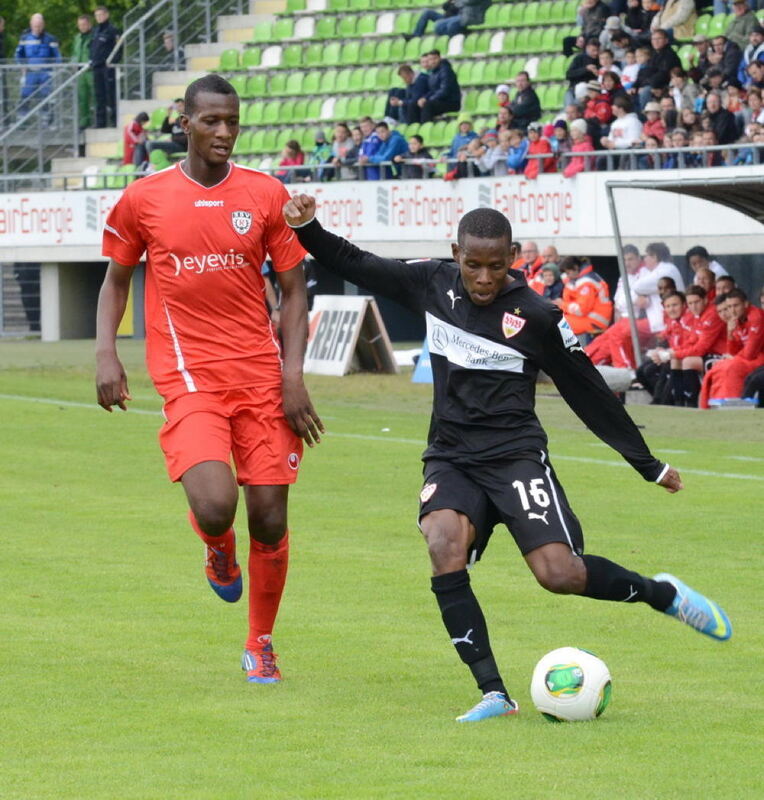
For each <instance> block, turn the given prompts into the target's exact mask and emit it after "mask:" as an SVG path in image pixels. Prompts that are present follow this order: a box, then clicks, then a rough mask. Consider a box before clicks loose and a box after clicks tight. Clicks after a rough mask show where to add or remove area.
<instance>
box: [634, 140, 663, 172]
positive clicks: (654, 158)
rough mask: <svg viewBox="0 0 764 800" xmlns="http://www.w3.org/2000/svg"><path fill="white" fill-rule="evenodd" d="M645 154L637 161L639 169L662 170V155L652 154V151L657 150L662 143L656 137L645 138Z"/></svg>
mask: <svg viewBox="0 0 764 800" xmlns="http://www.w3.org/2000/svg"><path fill="white" fill-rule="evenodd" d="M644 142H645V153H644V155H641V156H640V157H639V158H638V159H637V169H660V168H661V156H660V153H651V152H650V151H651V150H657V149H658V148H659V147H660V146H661V143H660V142H659V141H658V139H657V137H655V136H647V137H645V140H644Z"/></svg>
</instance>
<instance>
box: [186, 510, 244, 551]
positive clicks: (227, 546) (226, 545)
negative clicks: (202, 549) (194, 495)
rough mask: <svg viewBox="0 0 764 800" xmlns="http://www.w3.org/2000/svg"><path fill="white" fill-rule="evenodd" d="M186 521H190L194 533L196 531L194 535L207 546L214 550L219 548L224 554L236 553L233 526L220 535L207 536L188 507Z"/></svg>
mask: <svg viewBox="0 0 764 800" xmlns="http://www.w3.org/2000/svg"><path fill="white" fill-rule="evenodd" d="M188 521H189V522H190V523H191V527H192V528H193V529H194V533H196V535H197V536H198V537H199V538H200V539H201V540H202V541H203V542H204V543H205V544H206V545H208V546H209V547H214V548H215V549H216V550H220V552H221V553H225V554H226V555H229V556H230V555H233V556H235V555H236V537H235V535H234V532H233V528H229V529H228V530H227V531H226V532H225V533H224V534H223V535H222V536H208V535H207V534H206V533H205V532H204V531H203V530H202V529H201V528H200V527H199V523H198V522H197V521H196V517H195V516H194V512H193V511H191V510H190V509H189V512H188Z"/></svg>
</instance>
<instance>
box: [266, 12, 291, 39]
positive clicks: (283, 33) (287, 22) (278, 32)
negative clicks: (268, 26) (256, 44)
mask: <svg viewBox="0 0 764 800" xmlns="http://www.w3.org/2000/svg"><path fill="white" fill-rule="evenodd" d="M293 36H294V20H293V19H291V18H289V17H286V18H284V19H278V20H276V22H275V23H274V25H273V33H272V34H271V39H272V41H274V42H283V41H284V40H285V39H291V38H292V37H293Z"/></svg>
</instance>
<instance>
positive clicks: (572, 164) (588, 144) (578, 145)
mask: <svg viewBox="0 0 764 800" xmlns="http://www.w3.org/2000/svg"><path fill="white" fill-rule="evenodd" d="M570 138H571V141H572V145H571V148H570V150H571V152H573V153H586V152H590V151H592V150H594V145H593V144H592V140H591V139H590V138H589V135H588V133H587V127H586V120H583V119H576V120H573V122H571V123H570ZM590 158H591V157H590V156H574V157H573V158H571V159H570V160H568V162H567V163H566V165H565V168H564V169H563V171H562V174H563V175H564V176H565V177H566V178H572V177H573V176H574V175H577V174H578V173H579V172H584V171H585V170H588V169H591V167H590V165H589V159H590Z"/></svg>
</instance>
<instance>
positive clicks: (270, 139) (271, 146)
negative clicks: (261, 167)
mask: <svg viewBox="0 0 764 800" xmlns="http://www.w3.org/2000/svg"><path fill="white" fill-rule="evenodd" d="M278 137H279V132H278V131H277V130H276V129H275V128H271V129H270V130H268V131H266V132H265V136H264V137H263V152H264V153H275V152H276V151H277V150H278V149H279V145H278Z"/></svg>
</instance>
